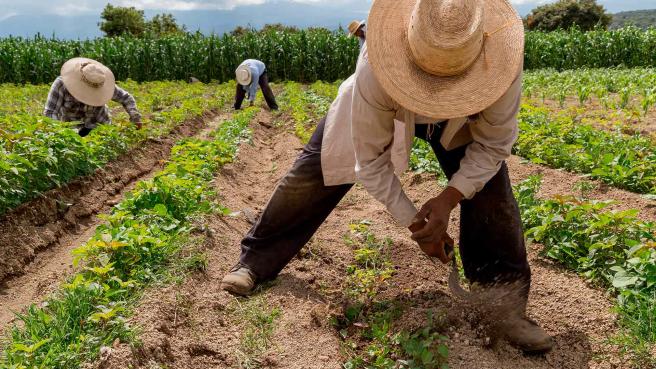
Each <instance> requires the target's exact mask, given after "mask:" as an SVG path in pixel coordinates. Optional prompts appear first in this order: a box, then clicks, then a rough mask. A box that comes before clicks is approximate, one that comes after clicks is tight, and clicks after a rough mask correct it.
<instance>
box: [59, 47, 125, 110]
mask: <svg viewBox="0 0 656 369" xmlns="http://www.w3.org/2000/svg"><path fill="white" fill-rule="evenodd" d="M61 77H62V80H63V81H64V86H65V87H66V90H68V92H70V94H71V95H73V97H74V98H75V99H76V100H78V101H80V102H82V103H83V104H86V105H91V106H103V105H105V104H107V103H108V102H109V100H111V99H112V96H114V89H115V87H116V80H115V79H114V73H112V71H111V70H110V69H109V68H107V67H106V66H104V65H102V64H101V63H99V62H97V61H95V60H93V59H87V58H73V59H71V60H69V61H67V62H66V63H64V65H63V66H62V68H61Z"/></svg>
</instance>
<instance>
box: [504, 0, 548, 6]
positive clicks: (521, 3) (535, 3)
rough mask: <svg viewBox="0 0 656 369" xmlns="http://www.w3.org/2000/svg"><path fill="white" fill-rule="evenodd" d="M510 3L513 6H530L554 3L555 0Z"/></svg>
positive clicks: (522, 0)
mask: <svg viewBox="0 0 656 369" xmlns="http://www.w3.org/2000/svg"><path fill="white" fill-rule="evenodd" d="M510 2H511V3H512V4H513V5H530V4H533V5H542V4H546V3H549V2H553V0H510Z"/></svg>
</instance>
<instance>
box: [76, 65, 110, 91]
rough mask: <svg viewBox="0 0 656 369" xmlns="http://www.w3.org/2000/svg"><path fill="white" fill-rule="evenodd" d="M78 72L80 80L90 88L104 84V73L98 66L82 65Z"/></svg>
mask: <svg viewBox="0 0 656 369" xmlns="http://www.w3.org/2000/svg"><path fill="white" fill-rule="evenodd" d="M80 71H81V73H82V80H84V82H86V83H87V84H89V85H91V86H92V87H100V86H102V85H104V84H105V79H106V77H105V71H103V70H102V68H100V67H99V66H97V65H95V64H93V63H88V64H83V65H82V68H80Z"/></svg>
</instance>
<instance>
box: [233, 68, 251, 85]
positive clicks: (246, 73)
mask: <svg viewBox="0 0 656 369" xmlns="http://www.w3.org/2000/svg"><path fill="white" fill-rule="evenodd" d="M235 75H236V76H237V83H239V84H240V85H242V86H247V85H250V84H251V82H252V81H253V76H252V75H251V69H250V68H249V67H248V66H247V65H240V66H239V67H238V68H237V70H236V71H235Z"/></svg>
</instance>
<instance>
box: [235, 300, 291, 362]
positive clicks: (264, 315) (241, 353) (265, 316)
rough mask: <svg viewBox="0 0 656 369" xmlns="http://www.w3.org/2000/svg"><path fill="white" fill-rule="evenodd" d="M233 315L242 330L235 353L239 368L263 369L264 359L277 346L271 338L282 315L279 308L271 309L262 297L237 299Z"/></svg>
mask: <svg viewBox="0 0 656 369" xmlns="http://www.w3.org/2000/svg"><path fill="white" fill-rule="evenodd" d="M230 310H231V314H232V315H233V316H235V317H238V318H239V320H240V328H241V330H242V334H241V339H240V341H239V349H238V350H237V351H236V352H235V354H236V356H237V359H238V360H239V367H240V368H243V369H257V368H262V357H263V355H264V354H265V353H266V352H267V351H268V350H269V349H271V348H272V347H274V346H275V344H274V343H273V341H272V340H271V337H272V336H273V332H274V330H275V328H276V322H277V320H278V318H279V317H280V314H281V313H282V312H281V310H280V308H278V307H270V306H269V304H268V303H267V301H266V298H265V297H264V296H262V295H259V296H254V297H252V298H248V299H236V300H235V302H234V303H233V304H232V308H231V309H230Z"/></svg>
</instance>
